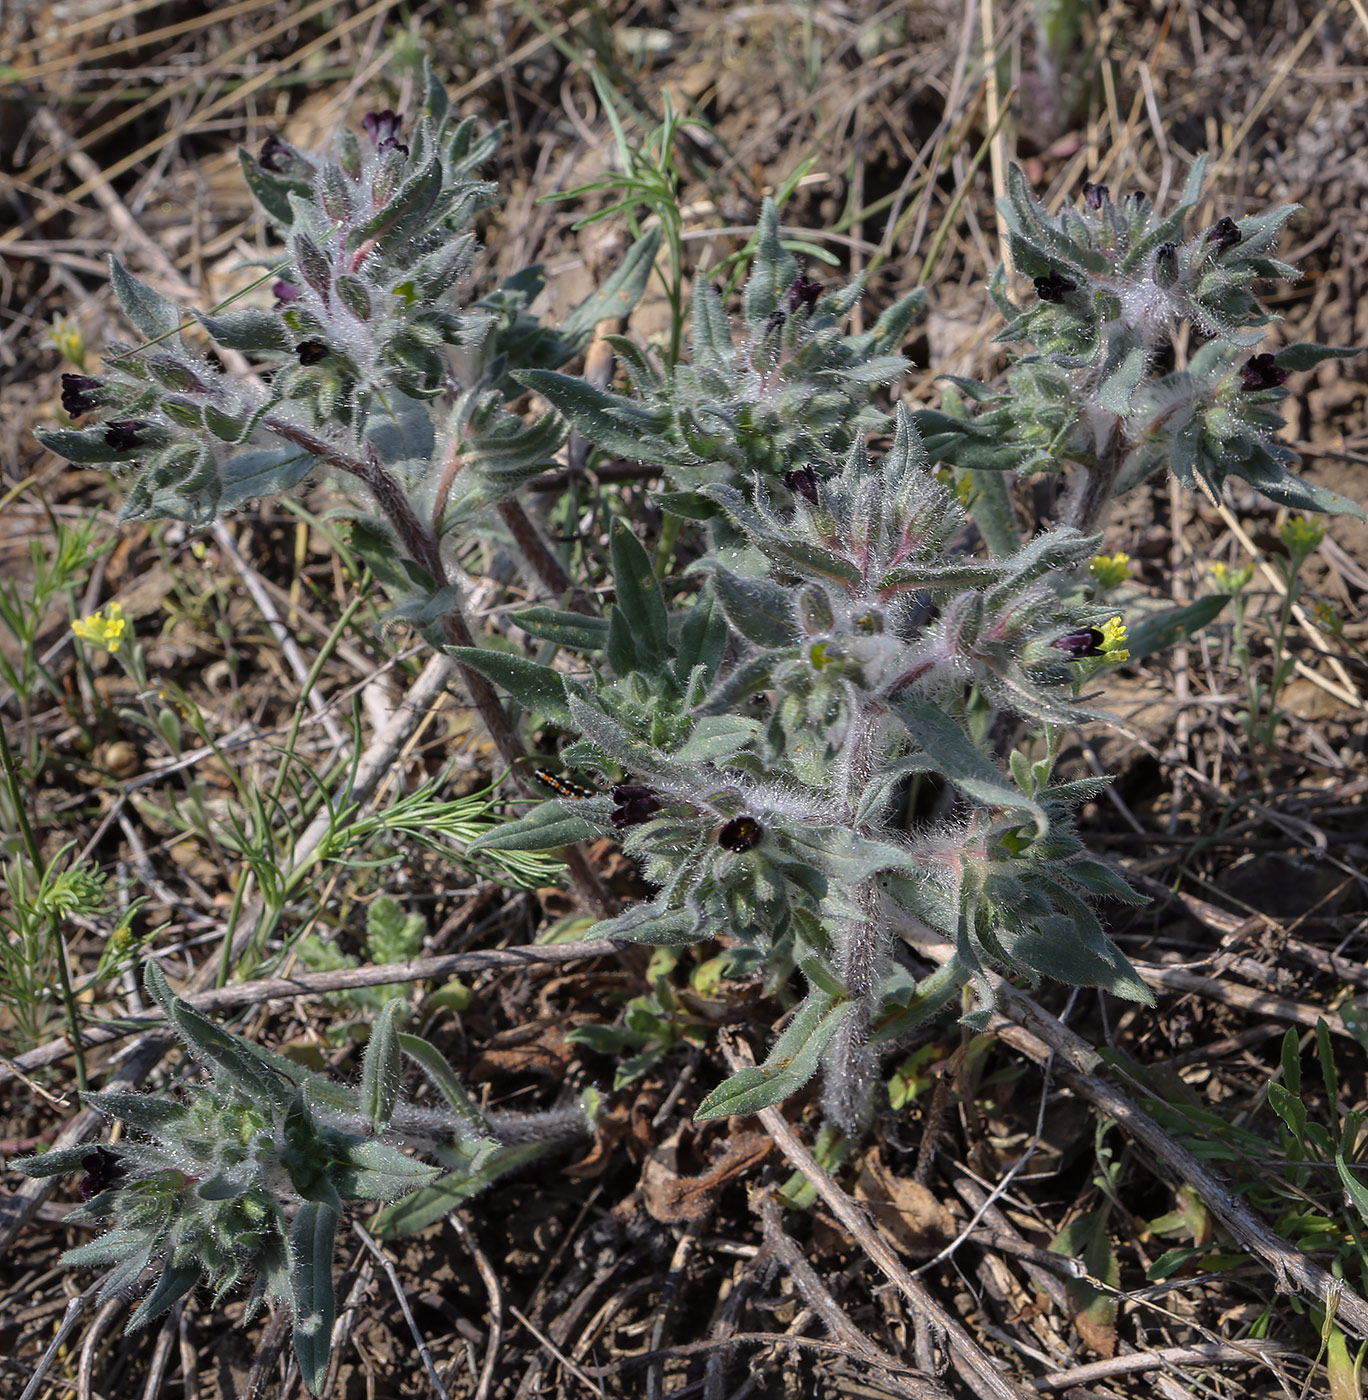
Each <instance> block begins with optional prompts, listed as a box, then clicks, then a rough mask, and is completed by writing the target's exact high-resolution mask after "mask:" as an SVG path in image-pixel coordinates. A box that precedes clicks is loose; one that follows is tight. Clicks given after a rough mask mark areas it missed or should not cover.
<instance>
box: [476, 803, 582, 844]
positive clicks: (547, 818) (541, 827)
mask: <svg viewBox="0 0 1368 1400" xmlns="http://www.w3.org/2000/svg"><path fill="white" fill-rule="evenodd" d="M598 834H599V828H598V827H597V826H596V825H595V824H594V823H593V822H591V821H587V820H586V819H585V818H584V817H579V816H576V815H574V813H572V812H567V811H566V810H565V809H564V808H563V807H562V806H561V805H560V803H559V802H543V803H542V804H541V805H540V806H539V807H534V808H533V809H532V810H531V811H530V812H529V813H528V814H527V815H526V816H525V817H523V818H521V819H520V820H519V821H515V822H508V823H506V824H505V825H504V826H500V827H497V828H495V830H493V831H490V832H487V833H486V834H485V835H484V836H481V837H479V838H478V839H477V840H474V841H472V842H471V843H470V845H469V846H467V847H466V849H467V850H468V851H469V852H470V853H471V854H472V855H473V854H474V853H475V852H477V851H550V850H555V849H556V848H558V847H560V846H570V845H573V844H574V843H575V842H576V841H587V840H588V839H589V838H590V837H593V836H597V835H598Z"/></svg>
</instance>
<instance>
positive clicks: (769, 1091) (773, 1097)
mask: <svg viewBox="0 0 1368 1400" xmlns="http://www.w3.org/2000/svg"><path fill="white" fill-rule="evenodd" d="M858 1009H859V1008H858V1003H856V1002H853V1001H837V1000H836V998H835V997H833V996H831V995H830V994H829V993H827V992H823V991H818V990H815V989H814V990H813V991H810V992H809V993H808V994H807V996H806V997H805V998H804V1000H803V1004H802V1005H801V1006H800V1007H799V1008H798V1010H797V1012H795V1013H794V1016H793V1019H792V1020H791V1021H790V1022H789V1024H788V1027H787V1029H786V1030H785V1031H784V1033H783V1034H782V1035H781V1036H780V1037H779V1039H778V1040H777V1041H775V1043H774V1048H773V1049H772V1050H771V1051H770V1053H769V1055H768V1056H767V1057H766V1059H765V1063H764V1064H763V1065H756V1066H753V1067H748V1068H746V1069H742V1070H738V1071H737V1072H736V1073H735V1074H733V1075H732V1076H731V1078H730V1079H727V1080H725V1081H724V1082H723V1083H721V1084H719V1085H718V1086H717V1088H716V1089H714V1090H713V1091H712V1093H711V1094H709V1095H708V1096H707V1098H705V1099H704V1100H703V1102H702V1103H701V1104H699V1106H698V1112H697V1113H695V1114H694V1118H695V1119H696V1120H699V1121H702V1120H704V1119H707V1118H726V1117H728V1116H731V1115H739V1114H744V1113H759V1111H760V1110H761V1109H762V1108H769V1107H770V1106H771V1105H772V1104H776V1103H780V1102H782V1101H783V1100H784V1099H786V1098H788V1096H789V1095H790V1094H794V1093H797V1091H798V1090H799V1089H801V1088H802V1087H803V1085H804V1084H806V1083H807V1082H808V1080H809V1079H811V1078H812V1076H813V1075H814V1074H816V1073H817V1070H818V1067H819V1066H820V1064H821V1060H822V1052H823V1051H824V1050H825V1049H826V1048H827V1046H828V1045H829V1044H830V1043H831V1040H832V1037H833V1036H835V1034H836V1032H837V1031H838V1030H840V1028H841V1026H842V1025H843V1024H844V1023H845V1022H846V1021H847V1020H848V1019H849V1018H850V1017H851V1016H853V1015H854V1014H855V1012H856V1011H857V1010H858Z"/></svg>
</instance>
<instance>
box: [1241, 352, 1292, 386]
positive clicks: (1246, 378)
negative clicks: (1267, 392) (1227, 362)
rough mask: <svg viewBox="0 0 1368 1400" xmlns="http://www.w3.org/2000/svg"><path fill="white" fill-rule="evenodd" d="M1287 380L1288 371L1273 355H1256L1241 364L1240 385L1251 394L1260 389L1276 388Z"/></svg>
mask: <svg viewBox="0 0 1368 1400" xmlns="http://www.w3.org/2000/svg"><path fill="white" fill-rule="evenodd" d="M1286 382H1287V371H1286V370H1285V369H1283V368H1282V366H1281V365H1279V364H1278V362H1277V361H1276V360H1275V359H1274V358H1273V356H1272V355H1269V354H1266V353H1265V354H1263V355H1254V356H1252V357H1251V358H1250V359H1248V360H1246V361H1245V362H1244V364H1243V365H1241V366H1240V385H1241V387H1242V388H1244V389H1247V390H1248V391H1249V392H1250V393H1251V394H1253V393H1257V392H1258V391H1259V390H1260V389H1276V388H1277V387H1278V386H1279V385H1280V384H1285V383H1286Z"/></svg>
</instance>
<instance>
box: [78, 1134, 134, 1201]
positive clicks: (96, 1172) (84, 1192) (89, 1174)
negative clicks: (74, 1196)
mask: <svg viewBox="0 0 1368 1400" xmlns="http://www.w3.org/2000/svg"><path fill="white" fill-rule="evenodd" d="M81 1165H82V1166H83V1167H84V1168H85V1169H86V1174H85V1176H83V1177H82V1178H81V1184H80V1187H79V1190H80V1192H81V1199H82V1200H83V1201H88V1200H90V1199H92V1198H93V1197H95V1196H98V1195H99V1194H100V1192H101V1191H107V1190H108V1189H109V1188H110V1187H111V1186H114V1185H117V1184H118V1182H120V1181H122V1180H123V1178H124V1175H125V1169H124V1164H123V1163H122V1162H121V1161H120V1160H119V1159H118V1158H117V1157H116V1156H115V1155H114V1154H113V1153H112V1152H111V1151H110V1150H109V1148H107V1147H97V1148H96V1149H95V1151H94V1152H91V1153H89V1154H87V1155H86V1156H84V1157H82V1158H81Z"/></svg>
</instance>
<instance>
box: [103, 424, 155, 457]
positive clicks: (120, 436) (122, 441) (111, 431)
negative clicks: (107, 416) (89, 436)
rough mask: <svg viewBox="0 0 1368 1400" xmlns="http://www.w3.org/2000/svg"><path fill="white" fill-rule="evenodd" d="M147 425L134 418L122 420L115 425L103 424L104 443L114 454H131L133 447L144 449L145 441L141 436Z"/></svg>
mask: <svg viewBox="0 0 1368 1400" xmlns="http://www.w3.org/2000/svg"><path fill="white" fill-rule="evenodd" d="M147 427H148V425H147V424H146V423H143V422H141V421H139V420H138V419H136V418H126V419H122V420H120V421H119V422H117V423H106V424H105V435H104V439H105V442H106V443H107V444H108V445H109V446H110V447H112V448H113V449H114V450H115V452H131V451H133V449H134V448H135V447H145V446H146V445H147V439H146V438H144V437H143V436H142V435H143V433H145V432H146V431H147Z"/></svg>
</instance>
